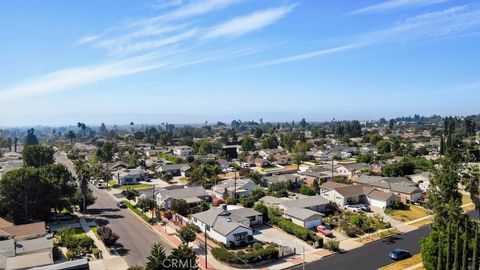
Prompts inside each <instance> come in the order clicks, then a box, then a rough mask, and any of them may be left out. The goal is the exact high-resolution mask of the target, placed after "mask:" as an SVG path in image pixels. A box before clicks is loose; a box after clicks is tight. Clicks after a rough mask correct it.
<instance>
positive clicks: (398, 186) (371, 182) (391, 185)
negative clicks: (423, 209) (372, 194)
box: [355, 175, 423, 203]
mask: <svg viewBox="0 0 480 270" xmlns="http://www.w3.org/2000/svg"><path fill="white" fill-rule="evenodd" d="M355 182H356V183H359V184H363V185H367V186H371V187H374V188H376V189H378V190H381V191H384V192H392V193H393V194H395V195H397V196H399V197H400V200H401V201H402V202H404V203H408V202H415V201H419V200H422V199H423V191H422V190H421V189H420V188H418V187H417V186H416V184H415V183H414V182H413V181H410V180H409V179H407V178H405V177H382V176H371V175H360V176H359V177H358V178H357V179H355Z"/></svg>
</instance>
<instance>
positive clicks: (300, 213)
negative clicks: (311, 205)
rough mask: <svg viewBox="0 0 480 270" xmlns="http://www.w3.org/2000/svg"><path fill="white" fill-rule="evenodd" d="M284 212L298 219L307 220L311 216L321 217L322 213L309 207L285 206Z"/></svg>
mask: <svg viewBox="0 0 480 270" xmlns="http://www.w3.org/2000/svg"><path fill="white" fill-rule="evenodd" d="M285 214H286V215H288V216H291V217H294V218H296V219H299V220H307V219H311V218H321V217H322V216H323V215H322V214H320V213H318V212H315V211H313V210H310V209H304V208H287V209H286V210H285Z"/></svg>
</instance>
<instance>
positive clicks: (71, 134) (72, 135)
mask: <svg viewBox="0 0 480 270" xmlns="http://www.w3.org/2000/svg"><path fill="white" fill-rule="evenodd" d="M76 137H77V135H75V132H73V131H71V130H69V131H68V132H67V134H65V138H66V139H67V140H69V141H70V143H72V144H73V142H74V141H75V138H76Z"/></svg>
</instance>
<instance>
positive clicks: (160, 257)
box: [145, 243, 167, 270]
mask: <svg viewBox="0 0 480 270" xmlns="http://www.w3.org/2000/svg"><path fill="white" fill-rule="evenodd" d="M166 258H167V254H166V253H165V248H164V247H163V244H162V243H154V244H153V245H152V248H151V249H150V255H149V256H148V257H147V265H146V267H145V269H146V270H163V269H167V268H166V267H165V266H164V265H163V262H164V261H165V259H166Z"/></svg>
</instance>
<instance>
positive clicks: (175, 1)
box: [152, 0, 183, 10]
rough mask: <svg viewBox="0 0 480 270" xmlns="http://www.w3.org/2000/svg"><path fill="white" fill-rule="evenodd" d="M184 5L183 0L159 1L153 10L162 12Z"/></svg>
mask: <svg viewBox="0 0 480 270" xmlns="http://www.w3.org/2000/svg"><path fill="white" fill-rule="evenodd" d="M181 4H183V0H157V1H155V2H154V3H153V4H152V7H153V9H155V10H161V9H166V8H171V7H178V6H180V5H181Z"/></svg>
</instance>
